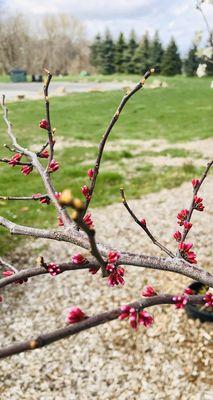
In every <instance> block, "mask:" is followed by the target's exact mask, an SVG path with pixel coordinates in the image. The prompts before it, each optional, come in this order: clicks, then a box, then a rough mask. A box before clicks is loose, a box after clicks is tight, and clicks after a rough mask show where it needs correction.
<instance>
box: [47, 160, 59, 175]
mask: <svg viewBox="0 0 213 400" xmlns="http://www.w3.org/2000/svg"><path fill="white" fill-rule="evenodd" d="M58 169H59V163H58V162H57V161H56V160H54V159H53V160H52V161H51V162H50V164H49V168H48V171H49V172H55V171H57V170H58Z"/></svg>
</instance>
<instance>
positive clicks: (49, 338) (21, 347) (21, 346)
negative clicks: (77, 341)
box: [0, 294, 204, 358]
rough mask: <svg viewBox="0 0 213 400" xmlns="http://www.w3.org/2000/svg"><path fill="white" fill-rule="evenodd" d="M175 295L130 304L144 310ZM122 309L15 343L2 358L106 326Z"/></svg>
mask: <svg viewBox="0 0 213 400" xmlns="http://www.w3.org/2000/svg"><path fill="white" fill-rule="evenodd" d="M173 297H174V295H166V294H165V295H159V296H153V297H150V298H145V299H140V300H139V301H137V302H134V303H131V304H129V305H130V306H131V307H134V308H136V309H138V310H139V309H144V308H147V307H152V306H155V305H160V304H174V301H173ZM188 302H189V303H190V304H202V303H203V302H204V301H203V296H198V295H196V296H188ZM120 312H121V311H120V308H116V309H114V310H111V311H107V312H104V313H101V314H98V315H95V316H93V317H88V318H86V319H84V320H83V321H81V322H78V323H76V324H73V325H68V326H67V327H65V328H61V329H57V330H55V331H52V332H49V333H44V334H41V335H39V336H38V337H37V338H35V339H31V340H27V341H24V342H19V343H14V344H12V345H11V346H9V347H6V348H3V349H1V350H0V358H6V357H9V356H12V355H14V354H19V353H23V352H25V351H29V350H34V349H39V348H41V347H44V346H48V345H49V344H51V343H54V342H56V341H58V340H61V339H64V338H67V337H69V336H72V335H75V334H76V333H79V332H82V331H84V330H86V329H90V328H93V327H95V326H98V325H102V324H105V323H106V322H110V321H113V320H115V319H117V318H118V316H119V315H120Z"/></svg>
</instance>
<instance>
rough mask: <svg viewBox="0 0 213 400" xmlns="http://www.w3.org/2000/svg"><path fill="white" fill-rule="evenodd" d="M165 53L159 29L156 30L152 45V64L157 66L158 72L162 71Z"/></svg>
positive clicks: (154, 66)
mask: <svg viewBox="0 0 213 400" xmlns="http://www.w3.org/2000/svg"><path fill="white" fill-rule="evenodd" d="M163 53H164V51H163V46H162V44H161V41H160V38H159V35H158V31H156V32H155V36H154V39H153V42H152V44H151V46H150V66H151V67H153V68H155V69H156V72H161V62H162V57H163Z"/></svg>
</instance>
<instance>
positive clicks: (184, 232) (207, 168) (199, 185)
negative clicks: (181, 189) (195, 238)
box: [181, 160, 213, 243]
mask: <svg viewBox="0 0 213 400" xmlns="http://www.w3.org/2000/svg"><path fill="white" fill-rule="evenodd" d="M212 164H213V160H212V161H210V162H209V163H208V164H207V166H206V169H205V171H204V173H203V176H202V177H201V179H200V180H199V183H198V185H196V186H195V188H194V190H193V196H192V201H191V206H190V209H189V213H188V216H187V219H186V221H187V222H190V221H191V217H192V214H193V211H194V197H195V196H196V195H197V193H198V191H199V189H200V187H201V185H202V184H203V181H204V179H205V178H206V177H207V175H208V172H209V170H210V168H211V166H212ZM188 233H189V230H187V229H185V228H184V231H183V236H182V239H181V242H182V243H183V242H184V241H185V239H186V236H187V235H188Z"/></svg>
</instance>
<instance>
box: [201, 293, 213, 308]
mask: <svg viewBox="0 0 213 400" xmlns="http://www.w3.org/2000/svg"><path fill="white" fill-rule="evenodd" d="M203 299H204V301H205V306H206V307H213V294H212V293H210V292H207V293H206V294H205V296H204V298H203Z"/></svg>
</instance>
